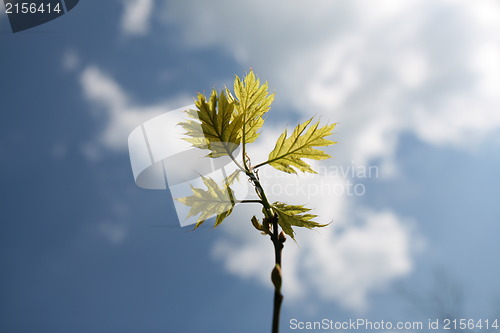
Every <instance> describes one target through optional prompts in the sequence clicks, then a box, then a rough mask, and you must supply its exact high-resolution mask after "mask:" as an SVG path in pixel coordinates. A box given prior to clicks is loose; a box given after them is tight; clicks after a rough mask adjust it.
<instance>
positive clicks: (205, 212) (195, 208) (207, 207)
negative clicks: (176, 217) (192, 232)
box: [177, 176, 235, 229]
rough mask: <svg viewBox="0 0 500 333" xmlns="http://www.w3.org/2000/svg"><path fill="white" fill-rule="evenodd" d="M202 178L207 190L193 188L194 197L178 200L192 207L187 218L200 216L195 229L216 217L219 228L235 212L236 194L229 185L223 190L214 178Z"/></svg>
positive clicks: (216, 224)
mask: <svg viewBox="0 0 500 333" xmlns="http://www.w3.org/2000/svg"><path fill="white" fill-rule="evenodd" d="M201 177H202V179H203V183H204V184H205V186H206V187H207V189H206V190H204V189H200V188H196V187H194V186H191V190H192V191H193V195H190V196H188V197H183V198H178V199H177V200H178V201H180V202H181V203H183V204H184V205H186V206H189V207H191V209H190V210H189V213H188V216H187V217H186V218H189V217H191V216H196V215H198V214H199V216H198V218H197V220H196V226H195V229H196V228H198V227H199V226H200V225H202V224H203V223H204V222H205V221H206V220H207V219H208V218H210V217H212V216H214V215H216V218H215V225H214V227H217V226H218V225H219V224H221V223H222V221H223V220H224V219H225V218H226V217H228V216H229V215H230V214H231V213H232V211H233V207H234V205H235V199H234V192H233V190H232V189H231V188H230V187H229V185H227V186H225V187H224V188H221V187H219V185H217V183H216V182H215V181H214V180H213V179H212V178H209V177H205V176H201Z"/></svg>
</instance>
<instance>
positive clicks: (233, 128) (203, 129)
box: [179, 90, 243, 158]
mask: <svg viewBox="0 0 500 333" xmlns="http://www.w3.org/2000/svg"><path fill="white" fill-rule="evenodd" d="M195 105H196V108H197V110H188V111H186V114H187V115H188V116H189V117H191V118H192V120H188V121H186V122H181V123H179V125H181V126H182V127H183V128H184V130H185V131H186V132H185V134H186V135H188V136H189V137H188V138H184V140H186V141H188V142H189V143H191V144H192V145H193V146H194V147H196V148H200V149H208V150H210V151H211V152H210V154H208V156H210V157H214V158H215V157H220V156H225V155H230V154H232V153H233V152H234V151H235V150H236V148H238V146H239V145H240V142H241V130H242V126H243V117H242V116H241V115H235V114H234V104H233V103H232V102H231V101H230V100H228V98H227V96H226V94H225V93H224V92H221V93H220V94H219V96H217V92H216V91H215V90H213V91H212V94H211V95H210V98H209V100H208V102H207V100H206V98H205V96H204V95H203V94H198V100H197V101H196V103H195Z"/></svg>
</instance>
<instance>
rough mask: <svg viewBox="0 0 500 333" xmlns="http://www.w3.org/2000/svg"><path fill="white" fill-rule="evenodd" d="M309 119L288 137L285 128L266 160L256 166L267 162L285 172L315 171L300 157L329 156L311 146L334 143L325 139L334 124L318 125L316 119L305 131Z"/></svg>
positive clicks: (317, 158) (316, 157)
mask: <svg viewBox="0 0 500 333" xmlns="http://www.w3.org/2000/svg"><path fill="white" fill-rule="evenodd" d="M311 121H312V118H311V119H309V120H307V121H306V122H304V123H302V124H299V125H297V127H295V130H294V131H293V133H292V134H291V135H290V137H288V138H287V131H286V130H285V131H284V132H283V134H281V135H280V137H279V138H278V141H277V142H276V146H275V147H274V149H273V151H272V152H271V153H269V158H268V160H267V161H266V162H264V163H261V164H259V165H257V166H256V168H257V167H260V166H262V165H264V164H269V165H271V166H272V167H274V168H276V169H278V170H280V171H284V172H286V173H297V171H296V170H295V169H297V170H299V171H302V172H310V173H316V171H314V170H313V169H312V168H311V166H310V165H309V164H307V163H306V162H304V161H303V160H302V159H303V158H310V159H313V160H324V159H327V158H330V157H331V156H330V155H328V154H327V153H325V152H323V151H321V150H319V149H316V148H313V147H319V146H329V145H332V144H335V143H336V142H333V141H331V140H328V139H325V137H327V136H329V135H331V134H332V130H333V129H334V128H335V124H331V125H325V126H323V127H319V121H318V122H317V123H315V124H313V125H311V126H310V127H309V129H307V131H306V128H307V126H309V124H310V123H311ZM294 168H295V169H294Z"/></svg>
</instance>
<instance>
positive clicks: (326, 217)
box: [213, 124, 419, 310]
mask: <svg viewBox="0 0 500 333" xmlns="http://www.w3.org/2000/svg"><path fill="white" fill-rule="evenodd" d="M265 126H266V129H265V131H264V132H263V134H262V138H261V139H262V140H259V141H257V142H255V143H254V144H253V147H252V145H251V146H249V148H252V150H251V151H250V152H249V154H250V156H252V157H253V160H252V163H254V164H257V163H259V162H260V161H261V160H263V159H265V157H266V153H267V152H268V151H270V149H272V147H273V145H274V142H275V138H276V137H277V135H278V134H279V132H278V129H277V128H276V127H275V126H272V125H271V124H266V125H265ZM312 163H313V165H314V167H315V169H316V170H326V171H325V172H323V174H322V175H319V176H316V175H310V176H308V175H300V176H297V175H287V174H283V173H281V172H279V171H276V170H274V169H272V168H270V167H268V168H267V169H266V168H263V169H261V170H260V172H259V175H260V178H261V182H262V184H263V186H264V187H265V188H266V193H267V196H268V197H269V199H270V201H275V200H276V201H277V200H280V201H285V202H287V203H297V204H304V203H307V206H308V207H310V208H314V210H313V211H312V212H313V213H314V214H318V215H319V217H318V222H320V223H328V222H332V225H331V226H329V227H326V228H322V229H317V231H310V230H300V229H298V230H296V231H297V240H298V242H299V245H300V247H298V246H296V244H294V243H293V242H292V241H289V242H287V243H286V246H285V252H284V259H283V260H284V261H283V263H284V264H283V270H284V276H285V278H284V279H285V281H284V292H285V293H286V295H287V298H288V299H289V300H291V301H294V300H295V301H297V303H301V302H303V301H304V299H306V298H307V297H313V298H320V299H324V300H327V301H336V302H338V303H339V304H342V305H343V306H345V307H347V308H350V309H354V310H362V309H364V308H366V306H367V305H368V304H369V301H368V296H369V294H370V293H371V292H373V291H376V290H380V289H381V288H383V287H385V286H386V285H388V284H389V283H390V282H391V281H393V280H394V279H396V278H398V277H401V276H403V275H405V274H408V273H409V272H410V271H411V269H412V258H413V256H414V255H415V253H416V251H417V250H418V248H417V245H418V242H417V241H416V240H417V239H419V237H418V236H417V234H418V233H417V232H416V230H413V228H412V224H411V223H410V222H409V221H407V220H406V219H404V218H401V217H398V216H397V215H396V214H395V213H393V212H391V211H389V210H386V211H371V210H369V209H366V208H363V206H362V205H360V204H359V203H358V202H357V196H356V193H355V191H354V189H353V188H354V186H355V185H356V184H359V185H360V186H363V191H358V195H359V194H366V191H370V189H369V188H368V189H367V188H365V187H364V186H365V185H364V184H363V179H365V178H366V177H368V176H369V175H370V174H369V172H368V171H366V169H362V166H359V168H356V166H353V165H351V166H345V168H346V169H340V170H339V169H338V168H341V167H339V166H335V165H331V164H330V165H328V164H324V163H322V164H320V163H318V162H312ZM321 165H323V167H324V168H323V169H322V168H321ZM332 167H333V168H332ZM347 167H350V168H351V169H347ZM353 175H354V177H352V176H353ZM356 175H357V177H356ZM371 176H372V177H377V176H378V174H377V172H376V170H375V171H373V170H372V171H371ZM349 184H350V185H349ZM356 186H357V185H356ZM238 199H240V198H238ZM247 206H248V205H247ZM247 206H243V207H237V208H236V210H235V212H234V214H233V216H230V217H229V219H228V220H227V221H225V222H224V224H223V230H224V231H225V233H226V234H227V235H226V236H225V237H223V238H221V239H220V240H219V241H218V242H217V243H216V245H215V248H214V251H213V255H214V257H215V258H216V259H217V260H221V261H222V262H223V264H224V266H225V267H226V269H227V270H228V271H229V272H230V273H232V274H235V275H238V276H241V277H242V278H246V279H251V280H254V281H258V282H260V283H262V284H263V285H264V286H267V287H269V288H270V287H271V286H272V285H271V283H270V280H269V276H270V275H269V274H270V271H271V269H272V267H273V249H272V244H271V242H270V241H269V239H268V237H263V236H259V234H258V232H257V231H256V230H255V229H253V227H252V226H251V224H250V222H249V218H250V216H252V215H256V216H261V215H262V214H261V212H260V207H258V206H257V205H255V206H250V207H247ZM242 219H243V220H242ZM410 234H411V236H410Z"/></svg>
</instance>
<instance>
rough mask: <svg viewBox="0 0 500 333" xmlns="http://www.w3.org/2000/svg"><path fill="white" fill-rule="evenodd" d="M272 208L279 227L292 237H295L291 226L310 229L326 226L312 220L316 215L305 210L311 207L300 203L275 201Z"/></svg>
mask: <svg viewBox="0 0 500 333" xmlns="http://www.w3.org/2000/svg"><path fill="white" fill-rule="evenodd" d="M272 208H273V211H274V212H275V213H276V214H277V215H278V224H279V225H280V227H281V229H283V231H284V232H285V233H286V234H287V235H288V236H290V237H292V239H295V237H294V231H293V228H292V227H302V228H308V229H312V228H319V227H325V226H327V224H319V223H316V222H314V221H312V219H314V218H315V217H317V215H314V214H308V213H307V212H309V211H310V210H311V209H309V208H306V207H304V206H302V205H287V204H285V203H283V202H279V201H277V202H275V203H273V204H272Z"/></svg>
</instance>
